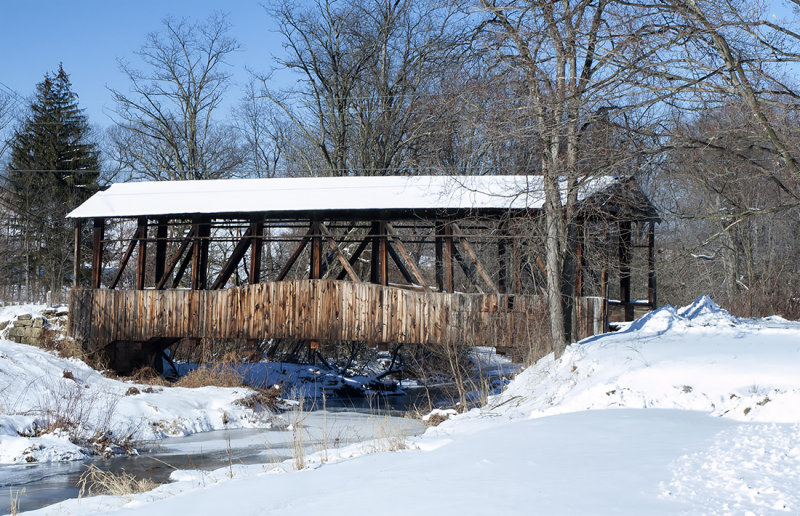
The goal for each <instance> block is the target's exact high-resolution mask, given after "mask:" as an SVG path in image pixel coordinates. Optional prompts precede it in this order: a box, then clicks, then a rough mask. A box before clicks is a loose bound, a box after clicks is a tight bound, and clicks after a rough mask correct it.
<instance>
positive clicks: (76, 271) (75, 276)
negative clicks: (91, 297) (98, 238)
mask: <svg viewBox="0 0 800 516" xmlns="http://www.w3.org/2000/svg"><path fill="white" fill-rule="evenodd" d="M82 230H83V221H82V220H81V219H75V234H74V236H73V244H74V246H75V247H74V249H73V250H72V286H73V288H77V287H80V286H81V268H82V267H81V266H82V264H81V231H82ZM3 299H8V298H7V297H4V298H3Z"/></svg>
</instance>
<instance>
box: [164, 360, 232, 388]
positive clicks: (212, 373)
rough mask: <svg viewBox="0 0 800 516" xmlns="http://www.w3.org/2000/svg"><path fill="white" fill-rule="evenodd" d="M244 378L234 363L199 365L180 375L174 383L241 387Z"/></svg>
mask: <svg viewBox="0 0 800 516" xmlns="http://www.w3.org/2000/svg"><path fill="white" fill-rule="evenodd" d="M243 380H244V379H243V378H242V376H241V375H240V374H238V373H237V372H236V368H235V366H234V365H232V364H230V365H219V366H200V367H198V368H197V369H195V370H194V371H191V372H189V374H187V375H186V376H182V377H181V378H180V380H178V381H177V382H175V384H174V385H176V386H178V387H189V388H197V387H207V386H210V385H211V386H215V387H243V386H244V381H243Z"/></svg>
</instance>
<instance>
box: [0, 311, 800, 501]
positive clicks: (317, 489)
mask: <svg viewBox="0 0 800 516" xmlns="http://www.w3.org/2000/svg"><path fill="white" fill-rule="evenodd" d="M1 362H2V360H1V359H0V363H1ZM799 372H800V323H797V322H790V321H786V320H783V319H780V318H777V317H772V318H767V319H759V320H752V319H747V320H744V319H737V318H735V317H732V316H730V315H729V314H728V313H727V312H725V311H724V310H721V309H719V307H717V306H716V305H714V304H713V303H712V302H711V300H709V299H708V298H701V299H699V300H698V301H697V302H695V303H694V304H692V305H690V306H688V307H685V308H683V309H675V308H672V307H666V308H662V309H660V310H658V311H656V312H654V313H652V314H649V315H647V316H645V317H643V318H641V319H639V320H638V321H636V322H634V323H633V324H631V325H630V326H629V327H628V329H626V330H625V331H623V332H618V333H615V334H608V335H603V336H597V337H593V338H589V339H586V340H584V341H583V342H582V343H579V344H578V345H573V346H571V347H570V348H568V350H567V351H566V352H565V353H564V355H563V356H562V357H560V358H559V359H558V360H554V359H553V357H552V356H551V357H546V358H545V359H543V360H541V361H539V362H538V363H537V364H536V365H535V366H533V367H531V368H529V369H527V370H526V371H524V372H523V373H521V374H520V375H518V377H517V378H516V379H515V380H514V381H513V382H512V383H511V384H510V385H509V387H508V388H507V389H506V391H505V392H503V393H502V394H500V395H497V396H495V397H492V398H490V401H489V403H488V404H487V405H486V406H485V407H483V408H480V409H473V410H472V411H470V412H467V413H466V414H462V415H459V416H455V417H453V418H451V419H450V420H448V421H446V422H444V423H442V424H441V425H439V426H438V427H434V428H431V429H429V430H428V431H427V432H426V433H425V434H424V435H422V436H420V437H415V438H409V439H406V440H405V441H402V440H401V439H399V438H398V436H391V435H388V436H386V438H385V439H384V440H383V441H382V443H381V442H379V443H372V444H369V443H362V444H358V445H351V446H349V447H345V448H343V449H339V450H336V451H335V452H327V455H328V456H327V457H326V458H327V459H328V461H327V462H326V461H323V452H319V453H318V454H317V455H316V456H314V457H308V458H307V460H306V461H305V463H306V468H305V469H303V470H302V471H297V472H292V471H291V469H292V468H291V464H288V463H284V464H279V465H263V466H241V467H238V468H237V467H234V468H233V470H232V471H233V476H232V478H231V470H230V469H229V468H225V469H224V470H219V471H216V472H213V473H212V474H201V473H196V472H176V473H174V474H173V477H172V478H173V480H174V481H173V482H172V483H170V484H167V485H163V486H161V487H159V488H157V489H156V490H154V491H150V492H148V493H144V494H140V495H132V496H128V497H122V498H115V497H110V496H101V497H92V498H84V499H82V500H69V501H66V502H63V503H61V504H58V505H55V506H51V507H49V508H44V509H41V510H40V511H37V513H38V514H86V513H111V512H119V511H125V513H126V514H133V513H141V514H148V515H157V514H175V513H180V514H184V513H187V514H217V513H221V512H223V511H224V512H231V513H237V514H311V513H314V512H324V513H325V514H364V513H375V514H522V513H526V514H527V513H532V514H575V513H593V514H654V513H655V514H659V513H660V514H675V513H691V514H698V513H701V514H747V513H754V514H770V513H778V512H788V513H797V512H800V373H799ZM386 449H389V450H399V451H395V452H393V453H370V452H374V451H381V450H386ZM362 455H363V456H362Z"/></svg>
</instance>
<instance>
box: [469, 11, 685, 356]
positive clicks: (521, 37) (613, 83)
mask: <svg viewBox="0 0 800 516" xmlns="http://www.w3.org/2000/svg"><path fill="white" fill-rule="evenodd" d="M481 4H482V6H483V8H484V11H485V14H486V18H485V21H484V25H483V34H484V38H485V41H486V42H487V45H491V46H492V47H493V48H494V49H495V51H496V55H497V58H498V61H499V63H500V66H503V67H505V68H507V69H509V70H511V71H512V72H513V73H516V74H518V75H519V76H520V78H521V81H523V84H524V85H525V88H526V91H525V97H524V98H525V100H526V102H527V105H528V106H529V112H530V115H529V120H530V127H529V128H528V131H530V132H532V133H535V134H536V137H537V138H539V139H540V140H541V145H542V147H541V149H542V153H541V158H540V163H541V165H540V169H541V173H542V178H543V188H544V208H543V211H544V221H543V222H544V227H545V230H544V235H545V260H544V261H545V268H546V281H547V298H548V306H549V310H550V314H551V332H552V338H553V349H554V350H555V352H556V355H557V356H558V355H560V354H561V353H562V352H563V350H564V348H565V347H566V345H567V343H568V342H569V341H570V337H571V321H572V317H573V306H574V295H575V293H574V278H573V277H572V276H573V271H574V267H573V264H572V262H571V260H572V259H573V258H572V257H573V256H574V252H573V247H574V246H575V241H576V233H577V225H576V218H575V217H576V208H577V203H578V199H579V191H580V189H581V188H582V185H583V184H584V183H586V182H587V181H588V180H591V178H592V177H593V176H595V175H597V174H602V173H609V172H614V168H615V166H616V165H617V163H618V162H619V161H622V160H625V159H628V158H627V152H625V153H623V154H622V155H621V156H619V157H618V159H608V160H607V166H608V167H609V168H608V169H605V170H603V169H601V168H600V167H596V166H595V167H591V168H587V167H582V166H581V163H582V162H584V163H585V162H587V161H588V160H587V159H586V158H587V157H588V155H587V154H586V152H587V147H586V146H582V145H581V140H582V138H583V136H584V134H585V133H586V131H587V129H588V128H591V127H593V126H594V125H596V124H597V123H599V122H604V121H606V120H609V119H612V118H614V117H615V116H622V115H627V114H628V113H631V112H634V111H635V110H641V109H642V107H643V106H646V105H651V104H652V103H653V102H655V99H654V98H653V97H652V96H649V95H648V86H647V83H646V81H644V80H642V77H643V70H647V69H649V68H650V67H651V65H652V64H653V61H654V60H656V59H658V57H659V56H658V49H659V48H661V47H662V46H664V45H666V47H667V48H669V46H670V44H671V40H670V37H671V36H670V34H669V33H667V34H662V33H661V32H660V30H661V28H660V27H658V26H654V24H653V23H652V19H651V17H652V15H653V14H654V11H653V10H652V8H648V7H646V6H637V5H633V4H630V3H628V2H615V1H612V0H598V1H596V2H577V1H569V0H561V1H555V2H554V1H544V0H542V1H538V0H528V1H513V2H504V3H498V2H495V1H494V0H481ZM672 37H674V36H672Z"/></svg>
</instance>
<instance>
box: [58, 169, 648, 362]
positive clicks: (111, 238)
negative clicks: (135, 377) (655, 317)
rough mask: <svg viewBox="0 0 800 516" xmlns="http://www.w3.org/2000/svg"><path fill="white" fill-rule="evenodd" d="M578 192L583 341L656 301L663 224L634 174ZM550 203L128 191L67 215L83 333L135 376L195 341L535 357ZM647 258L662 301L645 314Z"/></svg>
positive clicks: (471, 195) (142, 187) (394, 188)
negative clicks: (635, 290)
mask: <svg viewBox="0 0 800 516" xmlns="http://www.w3.org/2000/svg"><path fill="white" fill-rule="evenodd" d="M579 191H580V195H579V198H580V199H581V210H580V211H579V213H578V215H577V217H578V222H579V226H578V227H579V232H578V236H577V238H578V243H577V255H576V257H575V260H574V263H575V265H574V266H575V268H576V275H575V277H576V285H575V286H576V289H577V295H578V305H577V320H576V324H577V326H576V329H577V331H576V332H575V333H576V334H577V336H578V337H585V336H587V335H591V334H593V333H596V332H600V331H603V330H604V329H605V328H606V327H607V325H608V320H609V314H610V313H611V312H612V311H613V307H614V306H619V307H620V314H619V317H620V318H627V319H630V318H632V317H633V314H634V310H635V309H636V308H637V306H638V307H643V308H645V309H647V308H650V307H652V306H654V305H655V302H656V299H655V296H656V292H655V273H654V261H653V256H654V255H653V234H654V225H655V223H656V221H657V220H658V219H657V215H656V213H655V210H653V208H652V206H650V204H649V202H647V200H646V198H645V197H644V195H643V194H642V193H641V191H640V190H639V188H638V186H637V185H636V183H635V182H634V181H632V180H618V179H616V178H614V177H609V176H604V177H597V178H593V179H591V180H587V181H586V182H584V183H583V184H581V185H580V190H579ZM543 201H544V194H543V191H542V188H541V177H539V176H412V177H407V176H403V177H399V176H393V177H323V178H274V179H231V180H210V181H164V182H136V183H121V184H115V185H113V186H111V187H110V188H109V189H108V190H105V191H103V192H99V193H97V194H95V195H94V196H92V197H91V198H90V199H89V200H87V201H86V202H85V203H84V204H82V205H81V206H80V207H78V208H77V209H75V210H74V211H73V212H72V213H70V214H69V217H71V218H73V219H75V271H74V275H75V288H74V289H73V291H72V294H71V297H70V314H71V317H70V330H69V331H70V334H71V336H72V337H74V338H75V339H77V340H78V341H79V342H80V343H81V344H82V345H83V346H84V348H85V349H87V350H88V351H90V352H103V353H105V354H106V355H107V356H108V358H109V359H110V362H111V365H112V367H114V368H115V369H117V370H120V371H126V370H130V369H131V368H132V367H135V366H137V365H139V364H141V363H145V362H147V361H148V360H151V359H152V357H153V356H154V355H155V354H156V353H158V352H160V351H161V350H163V349H164V348H166V347H169V346H171V345H172V344H174V343H176V342H178V341H179V340H182V339H191V340H192V341H194V342H197V341H199V340H200V339H204V338H217V339H241V340H243V341H247V342H249V343H250V344H251V345H253V344H254V343H256V342H258V341H262V342H263V341H264V340H265V339H269V340H279V339H293V340H295V341H299V342H305V343H307V345H308V346H309V347H310V348H311V349H314V348H316V347H318V346H319V344H320V342H330V341H352V342H363V343H366V344H368V345H378V346H382V345H388V344H419V345H430V346H451V345H459V344H473V343H481V344H484V343H485V344H488V345H495V346H496V347H498V348H499V349H506V350H510V349H512V348H514V347H520V346H523V347H524V346H530V345H531V344H530V343H531V342H533V339H532V337H534V336H535V335H534V333H536V332H538V331H539V330H538V329H539V328H546V327H547V325H546V324H542V319H543V318H545V319H546V317H547V315H546V314H547V312H546V311H545V310H544V298H543V297H542V296H541V295H540V294H541V288H542V285H543V280H542V269H543V262H542V260H541V258H540V257H539V254H541V253H540V251H539V250H538V249H540V248H541V245H540V244H541V241H542V240H541V238H540V236H539V234H538V233H537V231H538V230H537V228H541V220H540V214H541V207H542V205H543ZM87 221H88V222H89V223H90V224H86V222H87ZM637 228H638V229H637ZM637 239H639V240H641V241H642V242H643V243H641V244H638V243H637ZM89 242H90V243H91V245H90V246H88V245H85V244H88V243H89ZM639 247H644V248H646V249H647V253H646V254H645V255H643V256H644V257H643V258H642V260H641V262H642V263H643V266H642V269H643V271H644V272H643V274H642V277H643V278H646V281H645V282H643V284H646V292H647V294H646V297H647V300H646V301H641V302H638V303H637V302H635V301H632V299H634V298H633V297H632V278H633V277H634V270H635V269H634V268H632V265H634V264H635V261H634V260H635V255H636V253H635V252H634V251H635V249H638V248H639ZM88 249H90V250H91V251H90V252H91V270H90V271H88V270H87V271H84V270H83V268H84V263H85V262H84V257H85V256H82V252H84V253H85V252H86V250H88ZM609 249H611V250H609ZM601 255H602V256H601ZM612 279H613V280H615V281H613V283H616V284H618V288H616V287H614V288H613V289H612V290H614V295H615V296H616V297H617V298H618V299H617V300H616V301H611V305H609V294H610V289H609V284H610V283H612ZM609 306H611V308H609ZM612 315H613V314H612ZM547 351H549V350H548V349H539V350H537V353H538V354H543V353H546V352H547Z"/></svg>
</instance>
